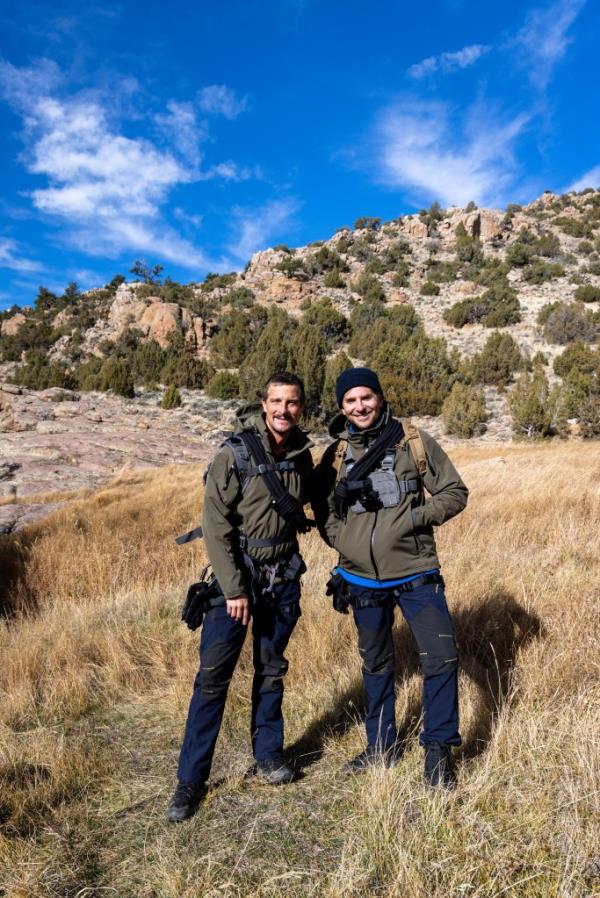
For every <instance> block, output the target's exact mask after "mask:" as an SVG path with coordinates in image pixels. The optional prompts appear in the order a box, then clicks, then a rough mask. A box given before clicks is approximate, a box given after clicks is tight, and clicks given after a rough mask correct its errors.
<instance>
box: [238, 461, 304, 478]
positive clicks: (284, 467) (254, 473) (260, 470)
mask: <svg viewBox="0 0 600 898" xmlns="http://www.w3.org/2000/svg"><path fill="white" fill-rule="evenodd" d="M294 468H295V465H294V462H293V461H278V462H275V463H274V464H268V465H256V467H254V468H253V467H250V468H248V470H247V471H246V476H248V477H258V476H259V475H261V474H267V473H269V472H270V471H293V470H294Z"/></svg>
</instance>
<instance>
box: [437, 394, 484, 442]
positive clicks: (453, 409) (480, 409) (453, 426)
mask: <svg viewBox="0 0 600 898" xmlns="http://www.w3.org/2000/svg"><path fill="white" fill-rule="evenodd" d="M442 418H443V421H444V426H445V428H446V432H447V433H453V434H456V435H457V436H461V437H472V436H473V435H474V434H476V433H480V432H481V430H482V425H483V424H484V422H485V421H486V420H487V413H486V409H485V397H484V395H483V393H482V392H481V390H477V389H475V387H471V386H468V385H467V384H461V383H455V384H454V385H453V387H452V389H451V391H450V393H449V395H448V396H447V397H446V399H444V402H443V404H442Z"/></svg>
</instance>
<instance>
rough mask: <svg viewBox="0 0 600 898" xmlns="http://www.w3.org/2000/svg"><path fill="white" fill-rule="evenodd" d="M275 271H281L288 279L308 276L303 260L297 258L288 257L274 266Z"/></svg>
mask: <svg viewBox="0 0 600 898" xmlns="http://www.w3.org/2000/svg"><path fill="white" fill-rule="evenodd" d="M273 268H274V270H275V271H281V272H282V273H283V274H284V275H285V276H286V277H287V278H293V277H298V276H299V275H302V274H306V269H305V267H304V263H303V262H302V259H299V258H298V257H297V256H286V257H285V258H284V259H282V260H281V262H278V263H277V265H274V266H273Z"/></svg>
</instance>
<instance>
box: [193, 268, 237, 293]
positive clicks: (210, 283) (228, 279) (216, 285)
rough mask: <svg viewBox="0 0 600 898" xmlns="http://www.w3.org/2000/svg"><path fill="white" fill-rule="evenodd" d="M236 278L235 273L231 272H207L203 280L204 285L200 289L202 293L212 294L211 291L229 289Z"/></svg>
mask: <svg viewBox="0 0 600 898" xmlns="http://www.w3.org/2000/svg"><path fill="white" fill-rule="evenodd" d="M236 277H237V275H236V273H235V271H232V272H231V273H230V274H214V273H212V272H209V273H208V274H207V275H206V277H205V278H204V283H203V284H202V286H201V288H200V289H201V290H202V291H203V292H204V293H212V291H213V290H217V289H221V288H223V287H230V286H231V284H233V282H234V281H235V279H236Z"/></svg>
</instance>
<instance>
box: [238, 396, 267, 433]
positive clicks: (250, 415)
mask: <svg viewBox="0 0 600 898" xmlns="http://www.w3.org/2000/svg"><path fill="white" fill-rule="evenodd" d="M235 418H236V420H235V428H234V433H239V432H240V431H241V430H248V429H250V430H252V429H254V430H256V429H257V428H258V422H257V420H256V419H257V418H262V405H261V403H260V402H245V403H244V404H243V405H241V406H240V407H239V408H238V410H237V411H236V413H235Z"/></svg>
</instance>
